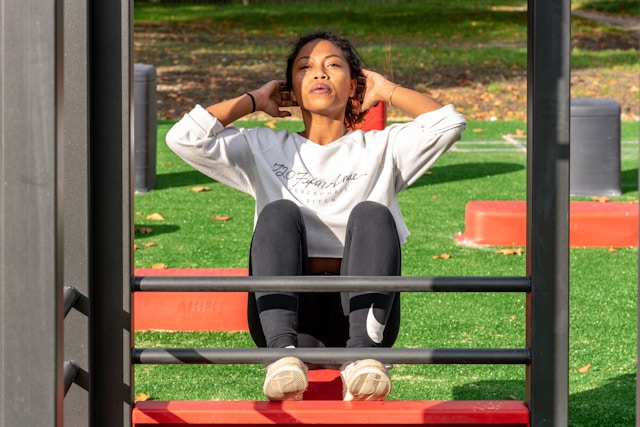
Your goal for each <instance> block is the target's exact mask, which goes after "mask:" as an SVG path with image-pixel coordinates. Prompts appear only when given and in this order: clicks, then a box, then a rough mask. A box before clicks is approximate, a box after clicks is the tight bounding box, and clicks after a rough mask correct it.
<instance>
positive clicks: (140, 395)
mask: <svg viewBox="0 0 640 427" xmlns="http://www.w3.org/2000/svg"><path fill="white" fill-rule="evenodd" d="M149 399H151V395H150V394H146V393H142V392H140V393H138V394H137V395H136V397H135V398H134V399H133V403H137V402H144V401H146V400H149Z"/></svg>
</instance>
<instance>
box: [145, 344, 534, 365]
mask: <svg viewBox="0 0 640 427" xmlns="http://www.w3.org/2000/svg"><path fill="white" fill-rule="evenodd" d="M285 356H296V357H299V358H300V359H302V360H304V361H305V362H309V363H317V364H341V363H344V362H346V361H349V360H361V359H368V358H371V357H373V358H374V359H377V360H379V361H381V362H383V363H402V364H443V363H449V364H454V363H455V364H467V365H478V364H484V365H486V364H496V365H524V364H527V363H529V362H530V360H531V359H530V353H529V350H528V349H526V348H523V349H521V348H373V349H372V348H296V349H273V348H144V349H139V348H137V349H134V352H133V362H134V363H139V364H167V365H174V364H227V363H229V364H231V363H236V364H265V363H271V362H273V361H275V360H278V359H280V358H282V357H285Z"/></svg>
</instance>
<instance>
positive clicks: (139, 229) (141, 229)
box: [136, 227, 153, 234]
mask: <svg viewBox="0 0 640 427" xmlns="http://www.w3.org/2000/svg"><path fill="white" fill-rule="evenodd" d="M136 233H140V234H151V233H153V230H152V229H150V228H149V227H136Z"/></svg>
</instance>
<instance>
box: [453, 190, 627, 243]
mask: <svg viewBox="0 0 640 427" xmlns="http://www.w3.org/2000/svg"><path fill="white" fill-rule="evenodd" d="M569 212H570V213H569V244H570V245H571V246H573V247H591V246H602V247H609V246H618V247H627V246H638V204H637V203H627V202H606V203H601V202H570V205H569ZM526 220H527V218H526V202H524V201H473V202H469V203H467V206H466V212H465V231H464V233H459V234H457V235H456V238H457V239H458V241H459V242H460V243H462V244H470V245H488V246H525V245H526Z"/></svg>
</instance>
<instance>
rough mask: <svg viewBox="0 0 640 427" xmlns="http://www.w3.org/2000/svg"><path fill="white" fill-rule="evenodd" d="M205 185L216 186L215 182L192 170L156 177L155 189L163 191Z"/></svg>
mask: <svg viewBox="0 0 640 427" xmlns="http://www.w3.org/2000/svg"><path fill="white" fill-rule="evenodd" d="M205 184H209V185H210V184H216V181H214V180H212V179H211V178H209V177H207V176H205V175H203V174H201V173H200V172H198V171H195V170H194V171H186V172H174V173H165V174H161V175H158V177H157V183H156V187H155V189H156V190H165V189H167V188H173V187H186V186H190V185H205Z"/></svg>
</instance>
